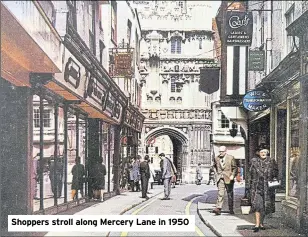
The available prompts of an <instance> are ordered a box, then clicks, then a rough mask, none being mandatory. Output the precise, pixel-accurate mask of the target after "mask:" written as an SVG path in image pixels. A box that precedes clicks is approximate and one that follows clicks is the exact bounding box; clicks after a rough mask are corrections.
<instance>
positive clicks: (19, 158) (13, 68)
mask: <svg viewBox="0 0 308 237" xmlns="http://www.w3.org/2000/svg"><path fill="white" fill-rule="evenodd" d="M0 4H1V7H0V8H1V78H0V98H1V102H2V107H1V125H0V131H1V134H2V135H1V141H0V143H1V150H2V152H1V154H2V159H3V160H2V162H1V163H2V166H1V176H2V182H1V215H2V217H3V218H2V219H1V227H2V228H3V229H6V228H7V216H8V215H14V214H24V215H25V214H31V213H32V212H33V198H32V197H31V190H32V187H31V184H32V182H31V179H32V173H31V169H32V158H33V156H34V155H33V148H32V146H33V143H32V141H33V127H34V126H35V125H34V124H33V118H34V115H33V91H32V89H31V82H30V72H43V73H50V74H53V73H58V72H60V71H61V70H62V55H63V45H62V44H61V37H60V36H59V34H58V33H57V31H56V30H55V28H54V26H53V23H52V22H51V21H50V19H49V18H48V17H47V15H46V14H45V13H44V10H43V9H42V7H41V6H40V4H39V3H38V2H37V1H1V3H0ZM25 46H26V47H25ZM42 121H43V120H42ZM48 122H50V121H49V120H48V118H46V119H45V125H47V123H48Z"/></svg>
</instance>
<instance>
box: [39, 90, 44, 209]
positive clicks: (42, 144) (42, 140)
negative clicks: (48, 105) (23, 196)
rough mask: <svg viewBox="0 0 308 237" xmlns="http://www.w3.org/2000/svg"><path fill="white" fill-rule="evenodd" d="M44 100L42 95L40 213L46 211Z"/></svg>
mask: <svg viewBox="0 0 308 237" xmlns="http://www.w3.org/2000/svg"><path fill="white" fill-rule="evenodd" d="M43 117H44V98H43V96H42V94H40V159H39V167H40V168H39V182H40V211H42V210H44V176H43V171H44V119H43Z"/></svg>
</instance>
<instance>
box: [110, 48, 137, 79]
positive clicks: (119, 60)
mask: <svg viewBox="0 0 308 237" xmlns="http://www.w3.org/2000/svg"><path fill="white" fill-rule="evenodd" d="M132 61H133V53H131V52H129V53H115V55H114V63H115V68H114V76H115V77H131V76H132V75H133V70H132Z"/></svg>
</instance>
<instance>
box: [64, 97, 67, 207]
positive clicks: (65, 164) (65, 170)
mask: <svg viewBox="0 0 308 237" xmlns="http://www.w3.org/2000/svg"><path fill="white" fill-rule="evenodd" d="M63 113H64V144H63V146H64V150H63V159H64V161H63V162H64V181H63V182H64V203H67V148H68V146H67V137H68V128H67V120H68V116H67V114H68V105H67V104H66V103H65V104H64V107H63Z"/></svg>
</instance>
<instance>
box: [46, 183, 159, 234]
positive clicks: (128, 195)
mask: <svg viewBox="0 0 308 237" xmlns="http://www.w3.org/2000/svg"><path fill="white" fill-rule="evenodd" d="M149 192H150V194H148V196H149V198H153V197H155V196H158V195H160V194H162V193H163V186H162V185H154V188H153V189H150V190H149ZM145 201H146V199H144V198H141V192H124V193H121V194H120V195H117V196H115V197H113V198H110V199H108V200H106V201H104V202H99V203H97V204H94V205H91V206H89V207H87V208H85V209H83V210H81V211H79V212H76V213H74V214H73V215H123V214H124V213H125V212H127V211H129V210H131V209H133V208H134V207H136V206H138V205H140V204H141V203H143V202H145ZM62 214H67V213H62ZM108 235H109V232H78V233H74V232H48V233H45V235H42V236H108Z"/></svg>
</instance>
